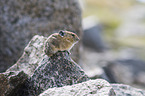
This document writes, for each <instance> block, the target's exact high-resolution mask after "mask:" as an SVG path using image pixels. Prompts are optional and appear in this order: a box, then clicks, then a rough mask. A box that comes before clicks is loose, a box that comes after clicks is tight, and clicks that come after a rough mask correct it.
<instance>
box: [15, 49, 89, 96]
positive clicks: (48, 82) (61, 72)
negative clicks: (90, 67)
mask: <svg viewBox="0 0 145 96" xmlns="http://www.w3.org/2000/svg"><path fill="white" fill-rule="evenodd" d="M40 64H41V65H40V66H38V68H36V70H35V72H34V74H33V75H32V77H31V78H30V79H29V80H28V81H26V82H25V83H24V85H22V87H21V88H20V89H19V90H18V92H17V91H16V92H15V93H14V94H13V96H35V95H36V96H37V95H39V94H40V93H41V92H43V91H45V90H47V89H48V88H53V87H62V86H65V85H73V84H77V83H81V82H84V81H87V80H89V78H88V77H87V75H85V73H84V71H83V70H82V69H81V68H80V67H79V66H78V65H77V64H76V63H75V62H74V61H73V60H72V59H71V58H70V57H69V54H68V52H67V51H64V52H57V53H56V54H54V55H53V56H51V57H50V58H49V57H47V56H45V57H44V58H43V60H42V61H41V63H40Z"/></svg>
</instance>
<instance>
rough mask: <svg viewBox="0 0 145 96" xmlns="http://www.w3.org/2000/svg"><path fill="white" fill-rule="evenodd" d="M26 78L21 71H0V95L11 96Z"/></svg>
mask: <svg viewBox="0 0 145 96" xmlns="http://www.w3.org/2000/svg"><path fill="white" fill-rule="evenodd" d="M27 79H28V76H27V74H25V73H24V72H23V71H11V72H5V73H0V96H11V95H10V94H13V93H14V92H15V90H17V88H19V87H20V86H21V85H22V84H23V83H24V81H25V80H27Z"/></svg>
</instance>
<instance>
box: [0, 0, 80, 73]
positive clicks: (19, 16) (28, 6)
mask: <svg viewBox="0 0 145 96" xmlns="http://www.w3.org/2000/svg"><path fill="white" fill-rule="evenodd" d="M0 9H1V10H0V72H4V71H5V70H6V69H8V68H9V67H10V66H11V65H12V64H14V63H16V61H17V60H18V58H19V57H20V56H21V55H22V53H23V49H24V47H25V46H26V45H27V43H28V42H29V41H30V39H31V38H32V37H33V36H34V35H36V34H37V35H43V36H49V35H50V34H52V33H54V32H58V30H70V31H73V32H75V33H76V34H77V35H78V36H81V33H82V27H81V10H80V7H79V4H78V1H77V0H69V1H68V0H61V1H58V0H35V1H30V0H28V1H24V0H10V1H9V0H8V1H5V0H4V1H3V0H0ZM71 56H72V57H73V59H74V60H75V61H77V60H78V59H79V44H78V45H77V46H75V47H74V48H73V50H72V55H71Z"/></svg>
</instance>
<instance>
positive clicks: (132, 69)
mask: <svg viewBox="0 0 145 96" xmlns="http://www.w3.org/2000/svg"><path fill="white" fill-rule="evenodd" d="M104 70H105V73H106V74H107V76H108V77H109V79H110V82H116V83H124V84H128V85H132V86H138V87H140V88H145V82H144V81H145V62H144V61H141V60H135V59H134V60H133V59H130V60H116V61H114V62H113V61H112V62H110V63H109V64H108V65H107V66H106V67H104Z"/></svg>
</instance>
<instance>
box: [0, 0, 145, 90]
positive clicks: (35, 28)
mask: <svg viewBox="0 0 145 96" xmlns="http://www.w3.org/2000/svg"><path fill="white" fill-rule="evenodd" d="M77 1H78V0H62V1H59V0H34V1H33V0H32V1H31V0H30V1H23V0H9V1H8V0H0V72H4V71H5V70H6V69H8V68H9V67H10V66H12V65H13V64H14V63H16V62H17V60H18V59H19V58H20V56H22V59H21V60H20V61H18V63H20V65H22V68H23V63H26V66H27V65H28V66H29V65H30V66H31V65H32V66H33V65H36V64H38V62H40V60H38V59H37V58H35V57H37V56H36V53H37V50H35V49H34V50H33V52H34V53H35V54H33V52H32V56H31V57H29V54H28V56H27V57H28V58H29V59H28V60H27V58H26V57H25V56H24V55H22V53H23V50H24V48H25V46H26V45H27V44H28V42H29V41H30V40H31V39H32V37H33V36H34V35H42V36H45V37H47V36H49V35H50V34H52V33H54V32H58V31H59V30H63V29H64V30H70V31H73V32H76V33H77V35H78V36H79V37H82V38H81V40H82V44H81V45H82V46H79V43H81V42H79V43H78V44H76V45H75V46H74V47H73V48H74V50H73V49H72V54H74V57H75V59H76V62H77V63H78V64H79V65H80V66H81V67H82V68H83V69H84V70H85V72H86V74H87V75H88V76H89V77H90V78H91V79H96V78H103V79H106V80H107V81H109V82H110V83H123V84H128V85H131V86H134V87H137V88H142V89H145V0H108V1H107V0H79V3H80V7H81V9H82V17H83V18H82V27H83V30H82V27H81V10H80V9H79V5H78V2H77ZM62 5H63V6H62ZM82 32H83V35H82ZM38 46H40V44H38ZM79 48H80V53H79V50H78V49H79ZM36 49H37V48H36ZM41 51H42V50H41ZM25 53H26V55H27V52H25ZM38 53H39V52H38ZM40 53H41V52H40ZM40 53H39V54H37V55H38V57H39V55H41V54H40ZM79 55H80V56H79ZM33 57H34V58H33ZM79 57H80V58H79ZM23 58H24V59H25V60H23ZM42 58H43V57H42V56H40V57H39V59H42ZM75 59H74V58H73V60H75ZM78 59H79V60H78ZM25 61H26V62H25ZM29 61H31V62H29ZM32 61H34V62H32ZM36 61H37V62H36ZM78 61H79V62H78ZM33 63H34V64H33ZM24 65H25V64H24ZM35 67H36V66H35ZM35 67H34V69H35ZM24 68H26V67H25V66H24ZM31 68H32V67H31Z"/></svg>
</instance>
